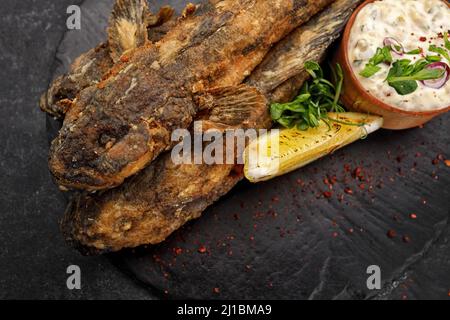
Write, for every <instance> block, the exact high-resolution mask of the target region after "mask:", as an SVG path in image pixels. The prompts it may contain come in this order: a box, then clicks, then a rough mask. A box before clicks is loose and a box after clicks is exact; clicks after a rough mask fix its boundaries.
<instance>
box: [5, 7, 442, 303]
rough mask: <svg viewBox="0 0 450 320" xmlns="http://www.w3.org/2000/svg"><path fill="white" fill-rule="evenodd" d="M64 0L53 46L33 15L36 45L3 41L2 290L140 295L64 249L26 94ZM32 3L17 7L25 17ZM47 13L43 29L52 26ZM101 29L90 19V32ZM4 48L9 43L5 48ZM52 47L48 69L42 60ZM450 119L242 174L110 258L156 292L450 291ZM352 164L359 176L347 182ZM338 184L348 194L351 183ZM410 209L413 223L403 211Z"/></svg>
mask: <svg viewBox="0 0 450 320" xmlns="http://www.w3.org/2000/svg"><path fill="white" fill-rule="evenodd" d="M41 2H42V3H45V5H48V3H50V2H48V3H47V2H46V1H41ZM175 2H177V3H179V4H181V3H182V2H183V1H175ZM94 3H95V5H94ZM103 3H106V2H102V1H94V2H92V1H86V3H85V5H93V7H91V10H90V12H91V13H92V14H94V13H95V12H103V11H102V10H104V9H101V10H98V11H96V10H97V9H95V8H96V6H97V5H98V4H101V5H104V4H103ZM45 5H44V4H42V8H44V7H45ZM60 6H61V8H59V7H58V8H55V9H54V10H53V9H52V10H51V12H52V13H51V14H52V15H53V14H55V13H53V11H57V12H60V15H59V21H60V22H58V23H59V24H58V26H56V24H57V23H56V22H53V23H54V24H55V25H54V26H53V28H55V30H53V31H52V32H53V33H54V35H53V37H54V38H55V39H53V42H51V36H50V33H49V35H46V36H45V37H44V36H41V38H39V37H37V34H38V31H39V28H42V26H41V25H39V26H37V27H36V29H37V30H35V33H36V34H34V33H31V34H30V35H29V36H28V37H29V38H30V39H31V38H32V39H34V40H33V41H36V43H35V47H33V48H35V50H36V52H28V51H27V52H26V54H24V53H23V52H24V51H25V50H24V48H26V45H25V44H22V46H21V47H19V46H18V47H17V48H16V50H17V51H14V52H13V55H15V54H17V53H18V52H21V53H22V54H23V55H24V57H23V58H22V57H20V58H19V57H17V58H14V57H12V58H11V53H9V52H3V51H2V52H1V53H2V54H1V55H0V59H2V64H5V66H7V68H8V69H5V68H2V71H0V72H6V73H5V74H8V76H9V75H10V74H11V73H14V72H13V71H14V69H13V68H18V69H17V70H19V73H21V77H19V76H18V79H15V81H11V83H10V84H9V83H7V85H6V86H5V85H4V86H3V87H2V88H1V89H0V90H2V91H1V93H2V95H1V97H2V100H1V103H2V106H3V105H5V106H7V107H8V108H4V107H3V108H2V110H1V112H2V120H1V121H5V124H4V126H3V127H4V128H5V127H6V128H8V130H3V131H2V135H3V136H2V137H3V141H6V146H7V147H6V152H4V153H2V161H1V170H2V172H3V176H4V177H5V178H4V180H5V181H4V183H2V188H3V190H2V191H3V192H2V199H1V200H2V211H5V213H3V212H2V213H3V214H2V217H1V220H0V221H1V226H2V229H3V230H7V231H6V232H2V233H1V236H0V237H1V240H2V242H3V243H6V246H5V245H4V247H6V249H7V250H6V253H5V251H3V250H2V252H1V260H2V277H1V281H2V283H1V285H2V287H3V288H7V290H6V294H5V293H4V292H3V293H2V294H3V295H5V296H9V297H24V296H25V297H30V296H31V297H77V296H83V297H88V298H93V297H97V296H96V294H98V297H127V298H135V297H147V296H150V295H146V292H145V291H139V290H138V289H137V288H136V287H135V286H134V284H133V283H130V282H127V281H126V279H124V278H123V277H121V276H120V274H118V273H117V272H116V271H115V270H114V269H112V268H111V267H110V266H109V265H108V264H107V263H105V260H104V259H103V258H81V257H79V256H78V255H77V253H76V252H72V251H70V249H68V248H66V247H65V245H64V243H63V242H62V239H61V237H60V235H59V232H58V230H57V225H56V223H57V219H58V217H59V216H60V213H61V211H62V210H63V208H64V205H65V204H64V201H63V199H62V196H61V195H60V194H59V193H58V192H57V190H56V188H54V187H53V186H52V183H51V181H50V179H49V175H48V173H47V170H46V163H45V160H46V154H47V145H46V142H45V139H46V134H45V129H44V120H43V119H44V117H43V116H42V115H41V114H40V113H39V111H38V110H37V109H36V103H35V101H32V99H31V98H32V97H33V99H35V98H36V96H37V95H38V94H39V93H40V90H43V88H44V87H45V85H46V80H47V78H48V75H49V74H50V68H49V66H48V65H49V64H50V63H51V58H52V55H53V50H54V49H55V48H56V46H57V42H58V38H59V36H60V35H61V33H62V32H63V13H64V11H65V10H64V9H65V7H64V1H62V2H61V5H60ZM10 7H11V10H12V11H14V10H15V9H14V8H15V7H17V5H16V6H13V5H12V2H11V6H10ZM50 7H51V6H50ZM25 8H27V9H25ZM29 10H30V9H29V6H28V7H26V6H25V5H24V9H23V13H22V14H23V15H27V12H29ZM48 10H50V9H48ZM49 14H50V13H49ZM102 15H104V13H100V16H102ZM94 16H95V14H94ZM9 19H12V20H14V19H16V18H12V17H10V18H9ZM35 19H37V17H35ZM47 19H48V18H47ZM54 19H57V18H54ZM43 20H44V21H47V20H45V18H43ZM92 21H95V20H92ZM92 21H91V22H92ZM41 23H42V24H43V26H44V28H45V24H46V22H41ZM95 25H96V24H95V23H94V24H92V23H90V24H89V27H92V28H94V29H97V27H95ZM26 27H27V28H26ZM26 27H25V26H24V27H23V28H24V30H25V31H26V32H32V31H31V30H30V28H29V26H26ZM86 27H88V26H86ZM58 28H59V29H58ZM101 29H102V28H101V27H100V28H98V30H101ZM3 30H4V29H2V35H1V37H0V40H1V41H6V40H8V39H9V42H8V46H9V48H10V50H12V49H11V46H14V45H16V46H17V44H15V41H13V40H15V39H16V37H15V36H11V35H9V34H7V35H4V34H3ZM25 31H23V32H25ZM88 33H89V34H90V35H91V36H92V37H91V38H90V40H89V41H88V40H86V36H83V35H82V34H81V33H73V32H72V33H69V34H67V36H66V39H65V41H64V42H63V43H62V46H61V47H60V49H61V50H60V53H59V54H58V57H59V60H61V61H62V62H67V61H69V60H70V59H71V58H72V57H74V56H76V55H77V54H78V53H80V52H81V51H84V50H85V49H87V48H89V47H90V46H92V45H93V44H95V42H96V41H98V40H97V38H96V37H101V34H100V33H95V32H88ZM8 37H9V38H8ZM5 39H6V40H5ZM75 39H78V40H75ZM77 41H78V42H77ZM90 41H93V42H90ZM43 42H44V43H46V44H47V45H46V46H48V48H47V49H44V48H46V46H45V45H42V43H43ZM33 43H34V42H33ZM2 44H3V43H2ZM83 46H86V47H83ZM0 48H2V49H1V50H5V49H3V48H5V46H4V45H2V46H0ZM75 49H77V50H80V52H76V50H75ZM38 50H39V51H38ZM46 50H47V51H48V52H47V55H48V57H47V58H48V61H47V62H46V63H47V65H45V64H44V62H40V60H43V59H44V57H45V54H44V53H43V52H44V51H46ZM8 54H9V55H10V56H8ZM8 57H10V58H8ZM5 59H10V60H5ZM5 61H6V62H5ZM30 61H33V64H30ZM14 62H15V63H14ZM38 64H39V67H40V68H41V69H39V70H38V66H37V65H38ZM60 65H61V64H60ZM32 67H33V68H32ZM46 68H47V69H46ZM43 74H45V77H44V76H43ZM2 76H3V75H2ZM11 78H12V77H11ZM32 78H33V79H32ZM2 79H4V77H2ZM19 80H20V81H21V82H18V81H19ZM32 80H34V82H32ZM32 85H34V86H35V88H34V89H33V86H32ZM8 86H10V87H9V88H8ZM7 88H8V89H7ZM14 88H16V89H15V90H16V91H14V90H13V89H14ZM3 90H7V91H3ZM5 96H6V97H7V98H6V99H5V98H4V97H5ZM7 99H8V100H7ZM50 124H51V122H50ZM449 124H450V116H449V115H446V116H444V117H441V118H439V119H436V120H434V121H433V122H432V123H430V124H428V125H426V126H425V128H423V129H415V130H409V131H404V132H389V131H382V132H378V133H376V134H374V135H373V136H371V137H369V139H368V140H366V141H361V142H358V143H356V144H353V145H352V146H350V147H348V148H346V149H345V150H342V151H339V152H337V153H336V154H335V155H333V156H331V157H328V158H326V159H323V160H321V161H318V162H316V163H314V164H313V165H311V166H309V167H307V168H305V169H302V170H299V171H297V172H295V173H293V174H290V175H287V176H284V177H281V178H278V179H276V180H273V181H270V182H267V183H263V184H258V185H249V184H247V183H243V184H241V185H239V186H238V187H237V188H236V189H235V190H234V191H233V192H232V193H231V194H230V195H228V196H227V197H225V198H224V199H222V200H221V201H220V202H219V203H217V204H216V205H215V206H214V207H212V208H210V209H209V210H207V212H205V214H204V216H203V218H201V219H200V220H198V221H195V222H193V223H191V224H189V225H188V226H186V227H185V228H183V229H182V230H180V231H179V232H177V233H176V234H175V235H173V236H172V237H171V238H170V239H169V240H168V241H167V242H165V243H164V244H162V245H160V246H156V247H153V248H148V249H145V248H141V249H139V250H135V251H127V252H122V253H119V254H116V255H114V256H111V259H112V260H113V262H114V263H116V264H117V265H118V266H119V267H121V268H122V269H123V270H124V271H126V272H127V273H129V274H130V275H132V276H133V277H135V278H137V279H138V280H140V281H141V282H142V283H143V284H145V285H146V287H147V288H149V289H150V290H152V293H154V294H156V295H157V296H160V297H172V298H173V297H178V298H179V297H182V298H300V299H305V298H311V299H323V298H353V299H361V298H394V299H397V298H398V299H404V298H409V299H426V298H436V299H448V296H449V290H450V274H449V270H450V243H449V238H450V227H449V223H448V218H449V214H450V212H449V204H450V200H449V199H450V192H449V190H448V184H449V182H450V178H449V170H450V168H448V167H446V166H445V164H444V163H443V161H435V163H436V164H433V163H432V162H433V160H434V159H436V157H437V156H438V155H439V154H442V156H443V157H444V158H445V157H446V156H448V157H450V150H449V147H448V146H449V143H450V138H449V136H448V133H447V131H446V130H448V127H449ZM30 145H32V147H30ZM346 165H347V166H346ZM358 167H360V168H361V169H362V170H361V174H359V178H355V176H354V171H355V169H356V168H358ZM333 175H336V178H337V179H336V180H337V181H336V183H334V184H333V185H332V190H329V189H330V185H327V183H325V182H327V181H326V180H325V182H324V179H328V180H332V176H333ZM2 182H3V181H2ZM346 188H350V189H351V190H352V191H353V195H349V194H348V193H345V192H344V190H345V189H346ZM363 188H364V189H363ZM369 190H370V191H369ZM36 191H38V193H37V194H36ZM325 191H330V192H331V198H329V199H328V198H326V197H325V196H324V194H323V192H325ZM347 191H348V190H347ZM327 195H329V194H327ZM342 195H343V198H342V200H340V199H341V196H342ZM3 203H5V205H3ZM3 207H5V209H4V208H3ZM412 213H414V214H416V215H417V219H412V218H411V217H410V215H411V214H412ZM389 230H395V234H396V236H395V237H394V238H389V237H388V236H387V233H388V231H389ZM3 237H4V238H3ZM407 240H409V242H408V241H407ZM203 249H204V250H203ZM204 251H205V252H204ZM201 252H204V253H201ZM5 262H6V263H5ZM69 263H78V264H80V265H81V266H82V269H83V270H86V271H85V274H86V279H87V278H89V281H86V282H85V283H87V282H90V283H89V285H88V284H86V286H88V287H86V288H84V290H83V291H82V292H80V293H78V295H74V294H71V293H70V292H68V290H67V289H65V273H64V271H65V267H66V266H67V264H69ZM372 264H376V265H379V266H380V267H381V269H382V278H383V290H381V291H380V292H369V291H368V290H367V288H366V286H365V284H366V278H367V275H366V274H365V269H366V268H367V266H369V265H372ZM3 265H5V266H6V267H3ZM5 275H7V276H5ZM119 288H121V290H120V292H119Z"/></svg>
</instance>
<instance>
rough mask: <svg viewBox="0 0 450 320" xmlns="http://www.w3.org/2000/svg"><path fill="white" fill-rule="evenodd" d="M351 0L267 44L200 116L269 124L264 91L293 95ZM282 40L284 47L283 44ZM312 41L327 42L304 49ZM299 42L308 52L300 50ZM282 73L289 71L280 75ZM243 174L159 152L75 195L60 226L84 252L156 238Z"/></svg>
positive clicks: (221, 124) (219, 123)
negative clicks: (238, 82)
mask: <svg viewBox="0 0 450 320" xmlns="http://www.w3.org/2000/svg"><path fill="white" fill-rule="evenodd" d="M358 2H360V1H355V0H338V1H336V2H335V3H334V4H332V5H331V6H330V7H328V9H327V10H325V11H323V12H322V13H320V14H319V15H318V16H317V17H315V18H314V19H313V20H311V21H310V22H309V23H308V24H306V25H305V26H302V27H300V28H299V29H298V30H296V31H295V32H293V33H291V34H290V35H289V36H288V38H287V39H286V40H284V41H283V42H281V43H279V44H278V45H277V46H276V47H275V48H273V49H272V50H271V51H270V52H269V54H268V55H267V57H266V58H265V60H264V62H263V63H262V66H263V69H259V71H258V72H257V73H255V74H252V75H251V76H250V77H249V79H247V83H246V85H242V86H240V87H239V89H238V90H236V89H233V88H231V89H229V90H227V91H226V90H222V89H221V90H216V91H215V92H213V93H212V94H213V95H215V99H209V100H212V101H220V102H219V103H218V104H217V105H215V106H212V109H214V110H215V111H216V112H215V113H214V117H208V116H207V117H206V119H205V118H203V120H207V121H209V125H208V128H211V127H214V123H216V127H217V128H219V130H224V129H226V128H227V127H241V128H269V127H270V126H271V121H270V117H269V115H268V112H267V109H268V108H267V105H266V99H265V98H264V96H265V97H269V99H270V100H272V101H273V102H277V100H274V99H275V98H274V96H275V95H274V94H273V92H274V90H275V91H277V90H278V88H279V85H280V83H281V84H282V85H283V86H284V89H283V92H285V94H284V95H280V96H282V98H283V99H285V98H286V97H287V96H290V95H294V94H296V93H297V92H298V88H299V87H300V86H301V84H300V85H299V84H297V80H295V81H293V84H292V85H290V86H286V85H285V84H286V83H288V82H289V81H292V79H296V77H297V76H298V75H302V74H303V73H304V69H303V66H304V64H305V62H306V61H308V60H309V59H311V58H314V57H315V58H320V57H322V56H323V55H324V53H325V51H326V49H327V47H328V46H329V45H330V44H331V41H332V40H330V39H335V38H336V37H337V35H338V34H339V33H340V32H341V31H342V29H343V27H344V25H345V23H346V21H347V20H348V18H349V16H350V14H351V12H352V10H353V9H354V7H355V5H356V4H357V3H358ZM318 23H319V24H320V25H317V24H318ZM328 24H332V25H334V26H335V28H333V29H332V30H330V33H329V34H328V35H327V37H329V38H326V39H325V38H324V36H323V35H322V33H320V32H310V31H311V30H320V29H325V28H327V27H328ZM300 35H301V36H300ZM294 39H297V41H294ZM298 39H301V40H302V41H301V42H299V41H298ZM324 39H325V40H324ZM286 43H289V44H290V45H289V46H286V45H285V44H286ZM311 43H316V44H319V43H326V45H320V46H319V45H318V46H313V47H311V46H310V44H311ZM304 46H306V47H308V48H311V50H312V51H314V53H311V52H310V51H309V50H308V51H305V50H303V48H304ZM294 52H301V55H297V56H296V58H295V59H292V55H293V53H294ZM284 61H285V62H289V61H290V62H291V63H289V68H286V67H285V64H284V63H283V62H284ZM268 66H273V69H270V68H269V67H268ZM280 68H281V69H282V70H280ZM296 72H298V74H296ZM285 74H288V75H289V76H283V75H285ZM289 77H291V78H290V79H289ZM275 79H276V80H275ZM305 79H306V77H305ZM250 83H251V84H252V85H253V86H254V87H256V88H259V90H258V91H259V92H258V91H257V90H256V89H252V88H250V87H249V84H250ZM289 90H291V91H292V92H289ZM235 110H239V111H240V112H239V114H240V113H241V111H242V110H244V111H245V110H246V114H245V116H244V117H242V116H241V117H239V114H236V113H235V112H234V111H235ZM233 120H234V122H233ZM236 156H237V155H236ZM242 178H243V173H242V167H241V166H239V165H226V164H223V165H219V164H216V165H207V164H202V165H194V164H192V165H187V164H181V165H176V164H174V163H173V161H172V159H171V155H170V154H169V153H166V154H163V155H161V156H160V157H158V159H157V160H156V161H155V162H154V163H152V164H151V165H150V166H149V167H147V168H146V169H144V170H143V171H142V172H140V173H139V174H138V175H136V176H135V177H132V178H130V179H128V180H127V181H125V183H124V184H123V185H121V186H120V187H118V188H116V189H112V190H108V191H104V192H102V193H100V194H87V193H84V194H81V193H80V194H78V195H76V196H75V197H74V198H73V200H72V201H71V203H70V205H69V207H68V208H67V210H66V213H65V216H64V219H63V221H62V223H61V228H62V231H63V234H64V236H65V238H66V240H67V241H68V242H69V243H70V244H71V245H73V246H75V247H77V248H78V249H79V250H80V251H81V252H83V253H85V254H95V253H100V252H109V251H117V250H120V249H122V248H127V247H136V246H139V245H143V244H157V243H160V242H162V241H164V240H165V239H166V238H167V237H168V236H169V235H170V234H171V233H172V232H174V231H175V230H177V229H178V228H180V227H181V226H182V225H184V224H185V223H186V222H188V221H190V220H192V219H195V218H198V217H200V215H201V214H202V212H203V211H204V210H205V209H206V208H207V207H208V206H210V205H211V204H212V203H214V202H215V201H217V200H218V199H219V198H220V197H222V196H223V195H225V194H226V193H228V192H229V191H230V190H231V189H232V188H233V187H234V186H235V185H236V183H238V182H239V181H240V180H241V179H242Z"/></svg>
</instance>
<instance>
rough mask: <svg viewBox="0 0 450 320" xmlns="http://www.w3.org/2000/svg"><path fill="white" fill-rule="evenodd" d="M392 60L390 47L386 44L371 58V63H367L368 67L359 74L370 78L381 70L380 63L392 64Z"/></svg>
mask: <svg viewBox="0 0 450 320" xmlns="http://www.w3.org/2000/svg"><path fill="white" fill-rule="evenodd" d="M392 60H393V59H392V54H391V48H390V47H388V46H386V47H383V48H378V49H377V52H376V53H375V55H374V56H373V57H372V58H370V60H369V63H367V64H366V67H365V68H364V69H363V70H362V71H361V72H360V73H359V74H360V75H361V76H363V77H365V78H370V77H371V76H373V75H375V74H376V73H377V72H378V71H380V70H381V68H380V67H379V66H378V65H379V64H380V63H388V64H391V63H392Z"/></svg>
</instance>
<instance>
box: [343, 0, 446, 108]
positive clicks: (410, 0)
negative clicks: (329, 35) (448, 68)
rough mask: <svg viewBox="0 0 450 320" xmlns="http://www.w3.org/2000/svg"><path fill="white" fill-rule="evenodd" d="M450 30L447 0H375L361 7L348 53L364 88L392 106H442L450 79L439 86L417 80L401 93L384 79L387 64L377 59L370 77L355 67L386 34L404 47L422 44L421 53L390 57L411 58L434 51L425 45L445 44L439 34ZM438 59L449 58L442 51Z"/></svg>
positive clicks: (362, 63)
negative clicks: (376, 67)
mask: <svg viewBox="0 0 450 320" xmlns="http://www.w3.org/2000/svg"><path fill="white" fill-rule="evenodd" d="M449 30H450V8H449V7H448V6H447V5H446V4H445V0H379V1H375V2H373V3H370V4H368V5H366V6H365V7H364V8H363V9H362V10H361V11H360V12H359V14H358V16H357V17H356V20H355V23H354V25H353V27H352V30H351V33H350V39H349V44H348V45H349V47H348V55H349V59H350V63H351V64H352V68H353V72H354V73H355V75H356V77H357V78H358V79H359V81H360V83H361V84H362V86H363V87H364V88H365V89H366V90H367V92H368V93H370V94H372V95H373V96H375V97H377V98H378V99H380V100H382V101H383V102H385V103H387V104H389V105H391V106H393V107H397V108H399V109H403V110H407V111H429V110H438V109H442V108H446V107H448V106H449V105H450V81H448V82H447V83H446V84H445V85H444V86H443V87H442V88H440V89H433V88H430V87H427V86H424V85H423V84H422V83H420V82H418V85H419V88H418V89H417V90H416V91H414V92H413V93H410V94H408V95H400V94H398V93H397V92H396V90H395V89H394V88H393V87H391V86H389V84H388V83H387V81H385V80H386V78H387V75H388V72H389V69H390V68H391V66H390V65H388V64H386V63H381V64H379V67H381V70H380V71H379V72H377V73H376V74H375V75H373V76H371V77H368V78H366V77H363V76H361V75H360V74H359V73H360V72H361V71H362V70H363V69H364V68H365V66H366V64H367V63H368V61H369V59H370V58H372V57H373V56H374V55H375V53H376V51H377V48H383V46H384V45H383V41H384V39H385V38H387V37H392V38H395V39H396V40H397V41H398V42H399V43H401V44H402V45H403V47H404V49H405V52H410V51H413V50H417V49H419V48H420V49H421V53H419V54H403V55H400V54H397V53H394V52H392V57H393V60H394V61H395V60H400V59H410V60H411V62H412V63H414V62H416V61H418V60H419V59H423V58H424V57H425V56H427V55H437V53H435V52H430V51H429V47H430V46H431V45H436V46H438V47H441V48H444V49H445V47H444V37H443V34H444V33H445V32H448V31H449ZM449 52H450V51H449ZM441 61H442V62H444V63H447V64H450V61H448V60H447V59H445V58H444V57H442V60H441Z"/></svg>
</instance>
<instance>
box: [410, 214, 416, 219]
mask: <svg viewBox="0 0 450 320" xmlns="http://www.w3.org/2000/svg"><path fill="white" fill-rule="evenodd" d="M409 217H410V218H411V219H413V220H415V219H417V214H415V213H411V214H410V215H409Z"/></svg>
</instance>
